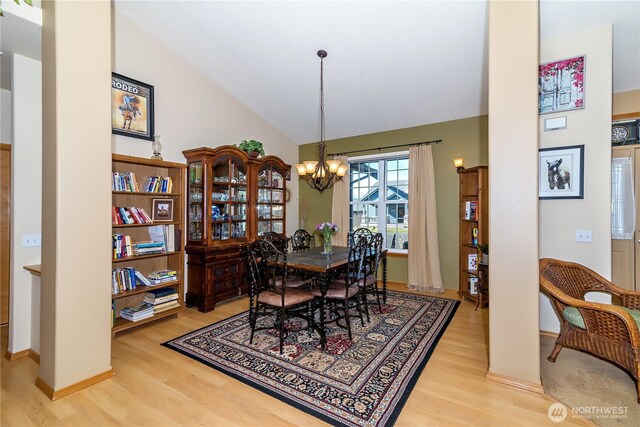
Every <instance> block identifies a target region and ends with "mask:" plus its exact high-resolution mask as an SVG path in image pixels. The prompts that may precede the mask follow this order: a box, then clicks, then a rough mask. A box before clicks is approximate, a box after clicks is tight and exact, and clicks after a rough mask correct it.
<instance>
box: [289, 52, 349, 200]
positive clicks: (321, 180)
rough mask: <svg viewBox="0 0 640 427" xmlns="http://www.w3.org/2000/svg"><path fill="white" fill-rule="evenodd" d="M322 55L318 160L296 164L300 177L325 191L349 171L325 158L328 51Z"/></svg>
mask: <svg viewBox="0 0 640 427" xmlns="http://www.w3.org/2000/svg"><path fill="white" fill-rule="evenodd" d="M318 56H319V57H320V141H318V144H317V146H318V160H306V161H303V162H302V163H299V164H297V165H296V169H297V170H298V176H299V177H300V179H304V180H306V181H307V183H308V184H309V186H310V187H311V188H315V189H316V190H318V191H319V192H321V193H322V192H323V191H324V190H326V189H327V188H331V187H332V186H333V184H334V183H335V182H336V181H339V180H341V179H342V177H343V176H345V174H346V173H347V169H348V166H347V165H345V164H343V163H342V162H340V160H338V159H336V158H334V159H330V160H325V159H324V150H325V147H326V145H325V142H324V66H323V60H324V58H326V57H327V51H325V50H319V51H318Z"/></svg>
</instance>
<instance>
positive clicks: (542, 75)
mask: <svg viewBox="0 0 640 427" xmlns="http://www.w3.org/2000/svg"><path fill="white" fill-rule="evenodd" d="M584 70H585V55H582V56H576V57H575V58H569V59H563V60H560V61H554V62H548V63H546V64H542V65H540V66H539V67H538V113H539V114H547V113H556V112H559V111H568V110H578V109H581V108H584Z"/></svg>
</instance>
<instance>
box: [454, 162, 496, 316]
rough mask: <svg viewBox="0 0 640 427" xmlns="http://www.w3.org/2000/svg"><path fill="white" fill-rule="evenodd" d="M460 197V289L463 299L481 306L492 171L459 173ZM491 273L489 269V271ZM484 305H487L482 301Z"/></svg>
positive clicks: (474, 170) (477, 169)
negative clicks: (483, 256)
mask: <svg viewBox="0 0 640 427" xmlns="http://www.w3.org/2000/svg"><path fill="white" fill-rule="evenodd" d="M458 174H459V178H460V197H459V209H458V212H459V214H458V215H459V216H458V218H459V224H460V226H459V233H460V234H459V240H460V246H459V265H460V267H459V270H460V271H459V278H460V279H459V280H460V283H459V288H458V293H459V295H460V297H461V298H463V299H464V298H467V299H470V300H472V301H474V302H476V303H477V302H478V299H479V298H482V295H483V294H482V293H480V292H478V289H479V284H478V280H480V279H481V277H480V274H479V273H478V266H479V263H480V262H481V260H482V253H481V251H480V246H481V245H488V243H489V169H488V167H487V166H476V167H473V168H468V169H461V170H459V171H458ZM486 272H488V268H487V269H486ZM482 302H483V304H484V302H485V301H482Z"/></svg>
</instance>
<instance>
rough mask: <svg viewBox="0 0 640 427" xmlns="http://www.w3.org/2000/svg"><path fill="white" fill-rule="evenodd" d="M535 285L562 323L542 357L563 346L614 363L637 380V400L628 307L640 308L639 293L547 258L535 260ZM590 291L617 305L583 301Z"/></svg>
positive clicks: (639, 371) (638, 361) (639, 355)
mask: <svg viewBox="0 0 640 427" xmlns="http://www.w3.org/2000/svg"><path fill="white" fill-rule="evenodd" d="M540 287H541V288H542V289H543V290H544V291H545V292H546V293H547V294H548V295H549V297H550V298H551V303H552V304H553V307H554V309H555V310H556V313H557V314H558V317H559V318H560V320H561V322H562V326H561V330H560V336H559V337H558V339H557V340H556V345H555V347H554V349H553V351H552V352H551V354H550V355H549V357H548V358H547V359H548V360H549V361H550V362H555V360H556V358H557V357H558V354H559V353H560V350H562V347H570V348H574V349H577V350H583V351H586V352H588V353H591V354H593V355H595V356H598V357H601V358H602V359H605V360H608V361H610V362H613V363H615V364H616V365H618V366H620V367H622V368H623V369H625V370H626V371H628V372H629V373H630V374H631V375H632V376H633V378H634V379H635V380H636V390H637V398H638V403H640V382H638V378H639V377H640V332H639V331H638V324H637V323H636V322H635V320H634V319H633V317H632V315H631V314H629V312H628V310H640V292H631V291H628V290H626V289H622V288H620V287H618V286H616V285H614V284H612V283H611V282H609V281H608V280H607V279H605V278H603V277H602V276H600V275H599V274H597V273H596V272H594V271H592V270H590V269H588V268H586V267H584V266H583V265H580V264H576V263H572V262H564V261H559V260H555V259H549V258H544V259H541V260H540ZM592 291H597V292H605V293H608V294H611V295H612V296H613V297H617V298H619V300H620V305H608V304H600V303H595V302H587V301H585V300H584V295H585V294H586V293H587V292H592ZM571 314H573V318H572V316H571ZM576 317H577V319H576ZM576 320H577V321H576Z"/></svg>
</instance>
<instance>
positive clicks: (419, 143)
mask: <svg viewBox="0 0 640 427" xmlns="http://www.w3.org/2000/svg"><path fill="white" fill-rule="evenodd" d="M441 142H442V140H441V139H434V140H433V141H423V142H412V143H410V144H398V145H389V146H388V147H376V148H364V149H362V150H351V151H342V152H340V153H329V154H327V156H344V155H347V154H353V153H362V152H363V151H374V150H378V151H382V150H386V149H387V148H400V147H413V146H417V145H424V144H440V143H441Z"/></svg>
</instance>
